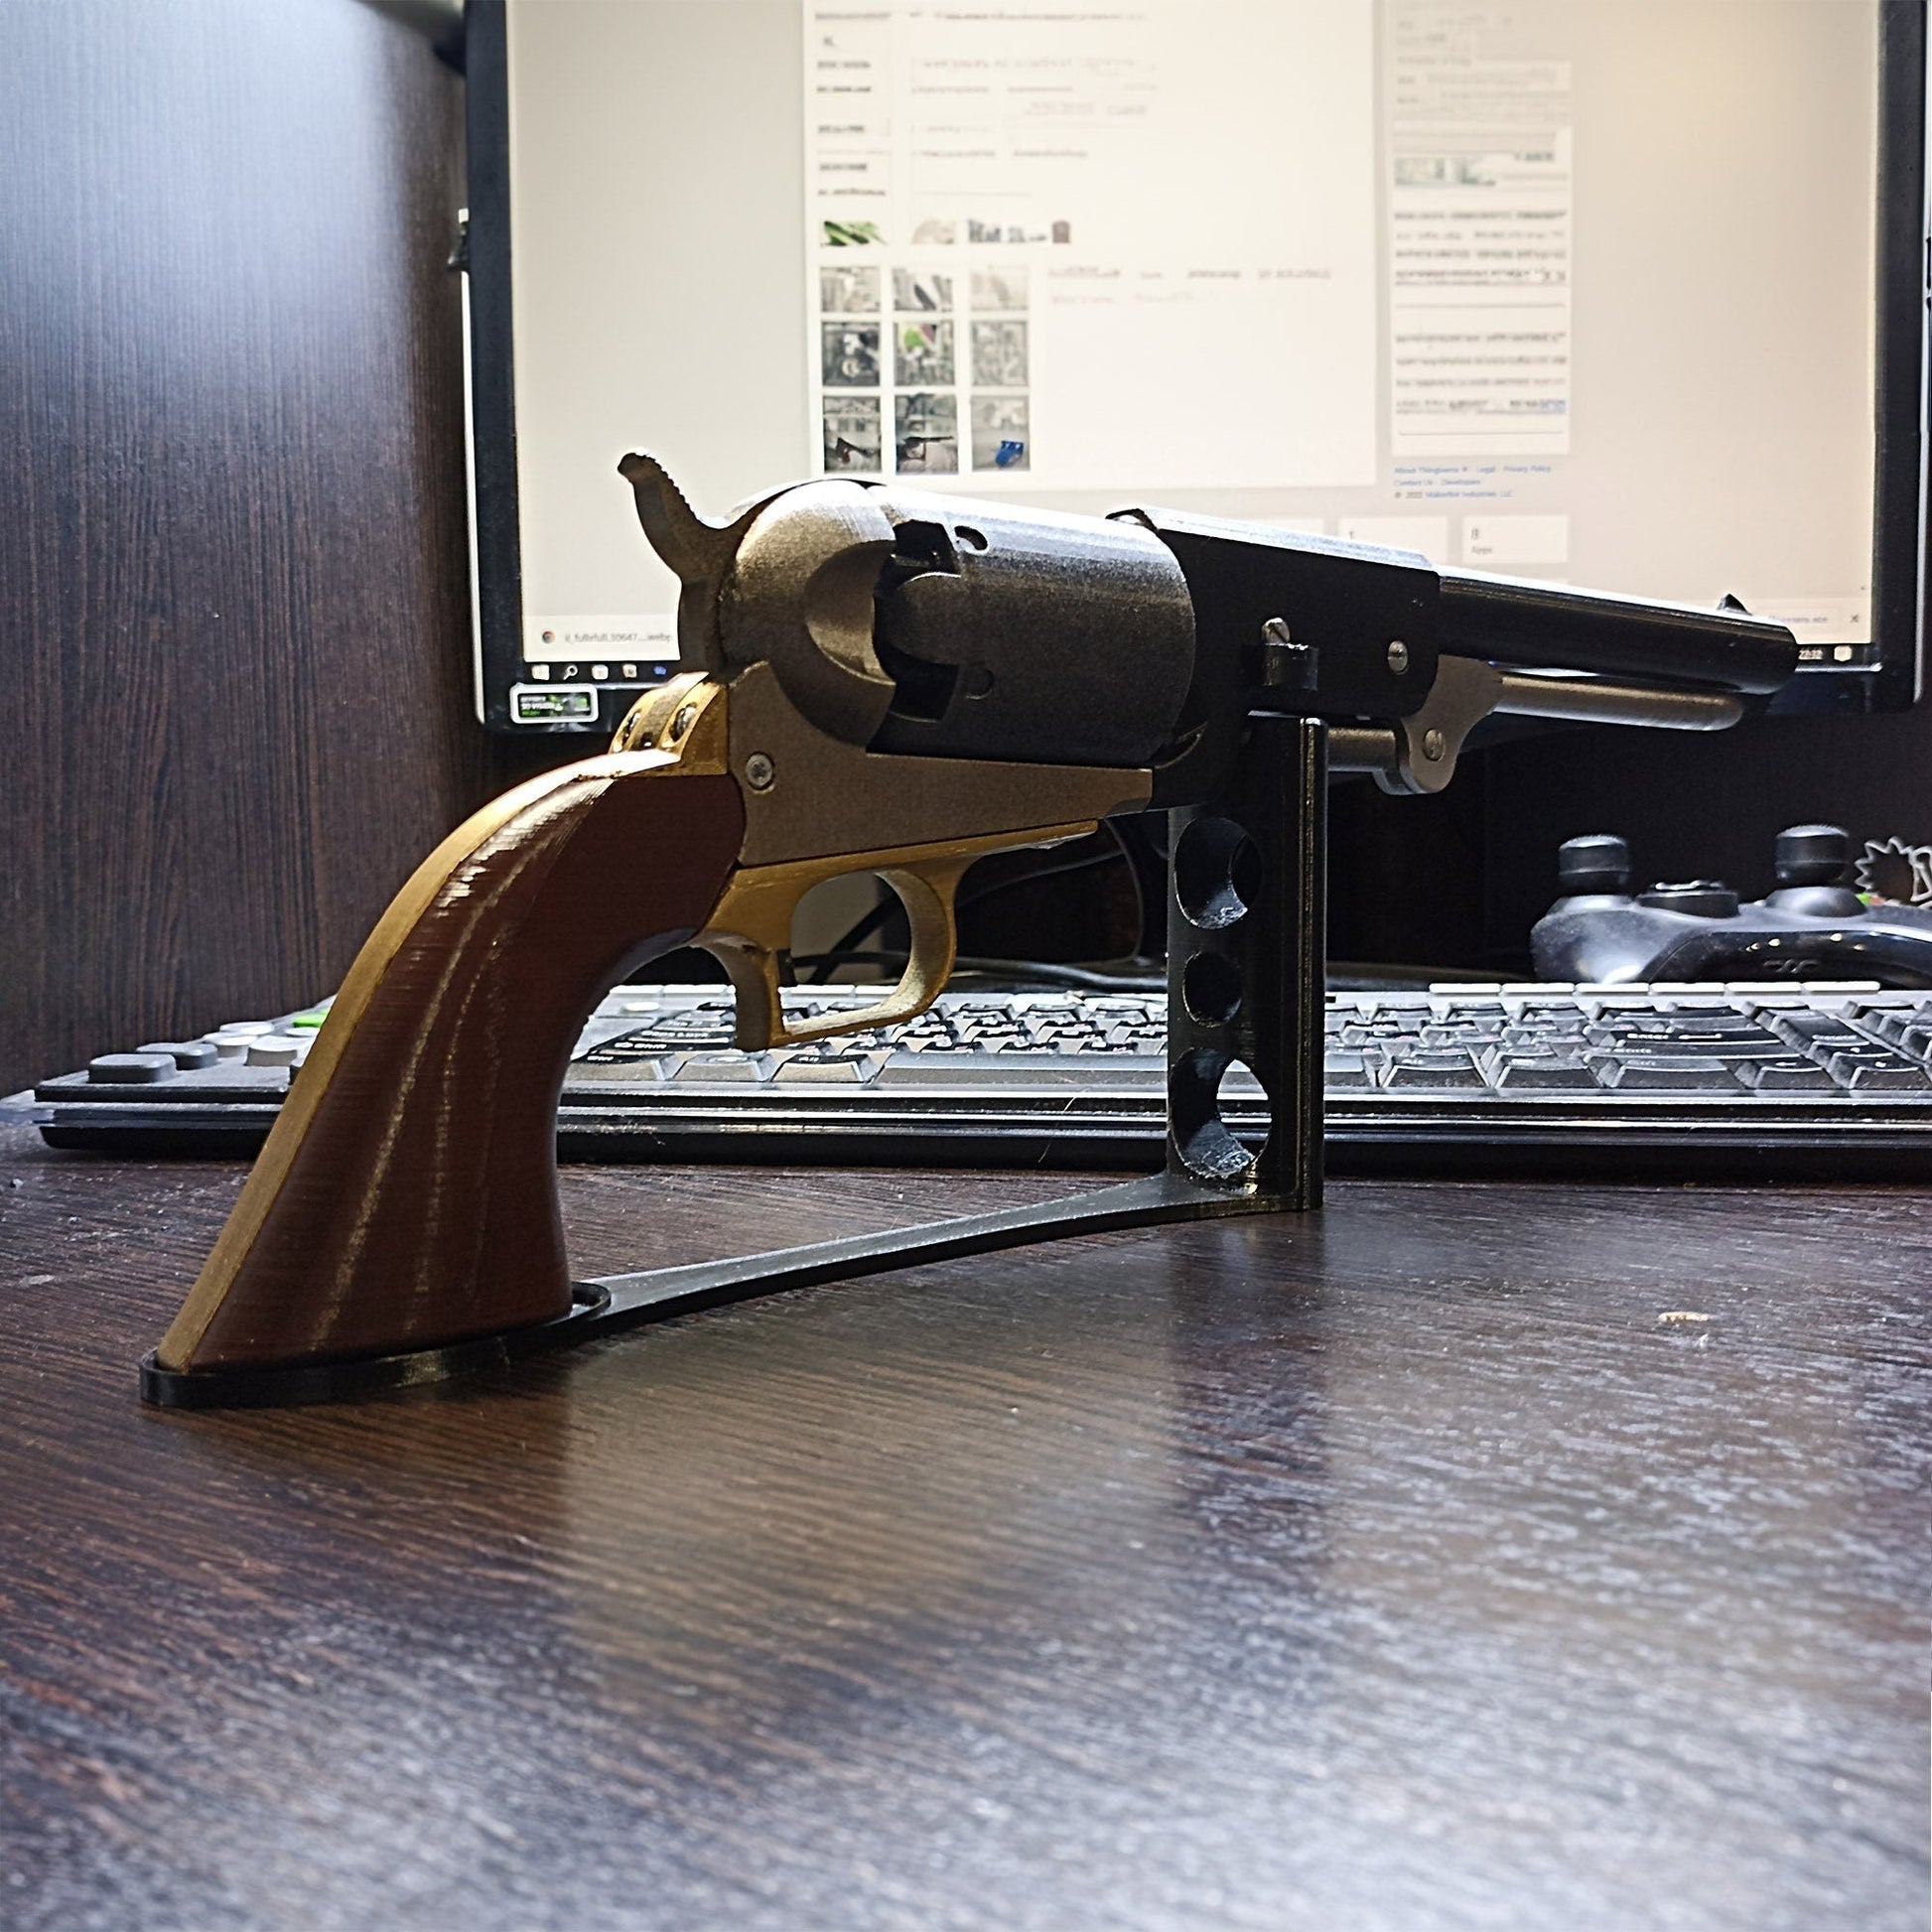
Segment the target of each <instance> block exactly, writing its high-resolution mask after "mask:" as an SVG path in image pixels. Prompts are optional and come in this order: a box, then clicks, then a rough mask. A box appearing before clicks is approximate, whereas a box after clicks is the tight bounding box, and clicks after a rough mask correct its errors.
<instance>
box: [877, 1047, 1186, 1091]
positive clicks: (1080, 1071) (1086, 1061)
mask: <svg viewBox="0 0 1932 1932" xmlns="http://www.w3.org/2000/svg"><path fill="white" fill-rule="evenodd" d="M1030 1080H1038V1081H1042V1082H1044V1083H1046V1084H1048V1085H1051V1086H1056V1087H1065V1086H1090V1087H1095V1088H1101V1087H1114V1086H1121V1085H1128V1086H1134V1087H1141V1086H1149V1085H1152V1086H1155V1087H1165V1086H1166V1085H1167V1080H1168V1059H1167V1055H1166V1054H1165V1053H1160V1054H1155V1053H1134V1054H1129V1053H1108V1054H1105V1055H1103V1056H1100V1057H1097V1058H1090V1057H1088V1056H1087V1055H1084V1054H1082V1055H1080V1056H1079V1057H1078V1058H1071V1057H1069V1056H1068V1055H1066V1054H1064V1053H920V1054H918V1055H917V1056H916V1057H914V1056H912V1055H908V1054H899V1053H895V1054H894V1055H893V1056H892V1057H891V1058H890V1059H889V1060H888V1061H887V1062H886V1064H885V1065H884V1066H882V1067H881V1068H880V1069H879V1072H878V1075H877V1076H876V1078H875V1080H874V1082H873V1084H874V1085H875V1086H880V1087H902V1086H919V1087H957V1086H973V1085H978V1084H987V1085H992V1086H993V1087H994V1088H995V1091H997V1090H998V1087H999V1085H1001V1084H1005V1085H1010V1086H1019V1085H1024V1084H1026V1083H1027V1082H1028V1081H1030Z"/></svg>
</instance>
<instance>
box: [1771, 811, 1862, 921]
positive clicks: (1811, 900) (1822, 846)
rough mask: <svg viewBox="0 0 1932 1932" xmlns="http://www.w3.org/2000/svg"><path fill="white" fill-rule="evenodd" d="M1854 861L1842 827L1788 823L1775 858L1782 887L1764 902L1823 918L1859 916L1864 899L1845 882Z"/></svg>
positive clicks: (1779, 841) (1774, 864)
mask: <svg viewBox="0 0 1932 1932" xmlns="http://www.w3.org/2000/svg"><path fill="white" fill-rule="evenodd" d="M1851 864H1852V841H1851V840H1850V839H1849V838H1847V837H1846V835H1845V833H1844V831H1843V829H1842V828H1841V827H1839V826H1836V825H1788V826H1786V827H1785V829H1784V830H1783V831H1782V832H1780V833H1779V834H1778V843H1777V851H1776V856H1775V858H1774V860H1773V870H1774V871H1775V872H1776V874H1777V880H1778V889H1777V891H1776V892H1774V893H1772V894H1770V895H1769V896H1768V897H1766V898H1765V900H1764V903H1765V904H1766V905H1775V906H1777V907H1778V908H1779V910H1780V911H1785V912H1809V913H1810V914H1811V915H1812V916H1813V917H1814V918H1819V919H1856V918H1858V917H1859V916H1860V915H1861V914H1862V913H1863V911H1864V901H1863V899H1862V898H1860V897H1859V896H1858V894H1857V893H1855V892H1853V891H1852V889H1851V888H1850V887H1849V886H1847V885H1846V884H1845V875H1846V873H1847V872H1848V871H1849V870H1850V869H1851Z"/></svg>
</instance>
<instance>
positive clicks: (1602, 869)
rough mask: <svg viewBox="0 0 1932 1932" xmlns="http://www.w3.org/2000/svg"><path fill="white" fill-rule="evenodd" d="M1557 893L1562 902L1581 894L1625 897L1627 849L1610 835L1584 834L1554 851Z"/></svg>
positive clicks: (1602, 833)
mask: <svg viewBox="0 0 1932 1932" xmlns="http://www.w3.org/2000/svg"><path fill="white" fill-rule="evenodd" d="M1557 890H1558V891H1559V892H1560V893H1562V894H1563V896H1564V897H1566V898H1574V897H1578V896H1579V895H1581V894H1585V893H1591V894H1594V893H1619V894H1620V893H1627V892H1628V891H1629V890H1630V848H1629V846H1628V845H1626V844H1625V843H1624V841H1623V840H1621V839H1620V838H1618V837H1617V836H1616V834H1615V833H1614V832H1587V833H1586V834H1585V835H1584V836H1583V837H1582V838H1578V839H1565V840H1564V842H1563V843H1562V844H1561V845H1560V846H1558V847H1557Z"/></svg>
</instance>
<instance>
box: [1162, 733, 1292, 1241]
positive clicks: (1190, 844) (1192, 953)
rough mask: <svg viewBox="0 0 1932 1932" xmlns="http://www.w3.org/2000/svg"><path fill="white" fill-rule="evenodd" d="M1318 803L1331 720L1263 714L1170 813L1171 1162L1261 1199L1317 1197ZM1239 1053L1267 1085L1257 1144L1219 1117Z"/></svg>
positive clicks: (1211, 1183) (1194, 1176) (1181, 1174)
mask: <svg viewBox="0 0 1932 1932" xmlns="http://www.w3.org/2000/svg"><path fill="white" fill-rule="evenodd" d="M1326 808H1327V733H1326V728H1325V727H1324V726H1323V725H1322V724H1321V722H1320V721H1319V720H1317V719H1312V718H1283V717H1273V716H1261V717H1255V718H1251V719H1250V720H1249V721H1248V729H1247V739H1246V742H1245V744H1244V746H1243V749H1242V754H1241V759H1240V761H1239V763H1238V764H1237V765H1236V767H1235V772H1234V776H1233V778H1232V780H1231V782H1230V783H1229V785H1228V787H1227V789H1226V791H1225V792H1224V793H1223V794H1222V795H1221V796H1220V797H1219V798H1216V799H1212V800H1210V801H1209V802H1208V803H1206V804H1204V805H1194V806H1188V807H1186V808H1185V809H1184V810H1181V811H1176V812H1175V813H1174V814H1173V824H1172V830H1171V850H1172V852H1173V865H1172V868H1171V878H1172V882H1173V892H1172V895H1171V897H1170V900H1169V909H1168V1172H1169V1173H1171V1174H1172V1175H1173V1176H1174V1177H1175V1178H1177V1179H1185V1180H1188V1181H1191V1182H1192V1183H1194V1184H1195V1185H1196V1186H1200V1187H1206V1188H1212V1189H1225V1190H1227V1191H1228V1192H1230V1193H1239V1194H1245V1195H1251V1196H1254V1197H1256V1198H1255V1205H1256V1206H1257V1207H1276V1208H1289V1209H1308V1208H1313V1207H1318V1206H1319V1205H1320V1204H1321V1055H1322V1012H1323V1000H1324V994H1325V966H1326V960H1325V953H1326V947H1325V914H1326V901H1327V825H1326ZM1237 1064H1239V1065H1244V1066H1246V1067H1247V1068H1248V1070H1249V1071H1250V1072H1251V1073H1253V1075H1254V1076H1255V1078H1256V1079H1257V1080H1258V1081H1259V1082H1260V1083H1261V1087H1262V1091H1263V1093H1264V1094H1265V1095H1266V1096H1267V1103H1268V1112H1269V1129H1268V1135H1267V1139H1266V1140H1265V1141H1264V1142H1263V1143H1262V1145H1261V1147H1260V1149H1259V1151H1258V1152H1257V1151H1255V1150H1252V1149H1250V1148H1249V1147H1248V1146H1246V1145H1244V1143H1243V1142H1242V1141H1241V1140H1240V1139H1238V1138H1237V1137H1236V1136H1235V1134H1234V1133H1233V1132H1232V1130H1231V1129H1230V1128H1229V1127H1228V1125H1227V1123H1226V1122H1225V1120H1223V1118H1222V1115H1221V1106H1220V1101H1221V1090H1222V1085H1223V1081H1224V1079H1225V1077H1226V1075H1227V1073H1228V1071H1229V1069H1230V1068H1231V1067H1233V1066H1235V1065H1237Z"/></svg>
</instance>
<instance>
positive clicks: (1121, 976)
mask: <svg viewBox="0 0 1932 1932" xmlns="http://www.w3.org/2000/svg"><path fill="white" fill-rule="evenodd" d="M905 959H906V955H905V954H904V953H902V952H871V951H835V952H814V953H801V954H800V955H799V956H798V957H797V958H796V959H795V960H793V961H792V964H793V965H794V966H802V967H821V966H822V967H828V968H833V969H836V968H837V967H840V966H891V967H894V968H902V967H903V966H904V964H905ZM953 968H954V971H955V972H956V973H959V974H970V975H974V976H977V977H982V978H998V979H1039V980H1044V981H1046V982H1047V983H1048V984H1049V985H1060V986H1079V987H1092V988H1095V989H1097V990H1099V991H1101V992H1106V993H1159V992H1160V991H1161V990H1162V989H1163V988H1164V987H1165V986H1166V985H1167V983H1168V982H1167V981H1166V979H1165V978H1162V977H1160V976H1158V975H1155V974H1150V973H1110V972H1105V971H1102V970H1101V969H1099V968H1097V967H1091V966H1067V965H1062V964H1061V963H1060V962H1059V961H1057V960H1051V959H989V958H986V957H983V956H981V955H977V954H962V955H961V956H960V957H959V958H957V959H955V960H954V961H953ZM814 984H815V985H820V986H822V985H824V984H825V982H824V981H823V980H819V981H815V982H814Z"/></svg>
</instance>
